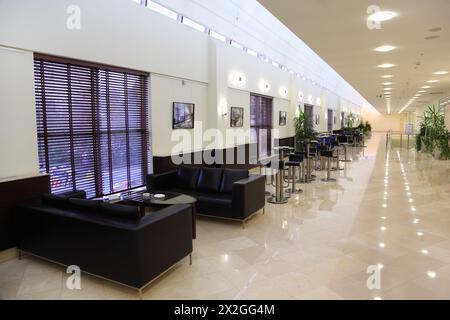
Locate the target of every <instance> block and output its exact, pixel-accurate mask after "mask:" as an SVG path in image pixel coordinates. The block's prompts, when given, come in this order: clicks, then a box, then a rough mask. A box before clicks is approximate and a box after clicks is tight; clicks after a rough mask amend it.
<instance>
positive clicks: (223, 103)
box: [219, 99, 228, 118]
mask: <svg viewBox="0 0 450 320" xmlns="http://www.w3.org/2000/svg"><path fill="white" fill-rule="evenodd" d="M219 110H220V114H221V115H222V118H225V117H226V116H228V105H227V101H226V100H225V99H223V100H221V101H220V104H219Z"/></svg>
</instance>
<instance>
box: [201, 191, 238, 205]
mask: <svg viewBox="0 0 450 320" xmlns="http://www.w3.org/2000/svg"><path fill="white" fill-rule="evenodd" d="M197 200H198V205H200V206H206V207H210V208H211V207H216V208H228V209H231V207H232V204H233V200H232V198H231V196H230V195H228V194H220V193H217V194H198V195H197Z"/></svg>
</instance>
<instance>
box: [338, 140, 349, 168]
mask: <svg viewBox="0 0 450 320" xmlns="http://www.w3.org/2000/svg"><path fill="white" fill-rule="evenodd" d="M338 143H339V145H340V146H343V147H344V159H342V160H340V161H341V162H352V160H350V159H348V146H349V142H348V136H346V135H342V136H339V137H338Z"/></svg>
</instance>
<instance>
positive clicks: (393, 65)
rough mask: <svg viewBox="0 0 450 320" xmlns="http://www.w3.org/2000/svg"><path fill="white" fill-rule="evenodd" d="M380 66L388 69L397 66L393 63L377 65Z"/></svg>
mask: <svg viewBox="0 0 450 320" xmlns="http://www.w3.org/2000/svg"><path fill="white" fill-rule="evenodd" d="M377 67H378V68H383V69H388V68H392V67H395V64H393V63H383V64H380V65H378V66H377Z"/></svg>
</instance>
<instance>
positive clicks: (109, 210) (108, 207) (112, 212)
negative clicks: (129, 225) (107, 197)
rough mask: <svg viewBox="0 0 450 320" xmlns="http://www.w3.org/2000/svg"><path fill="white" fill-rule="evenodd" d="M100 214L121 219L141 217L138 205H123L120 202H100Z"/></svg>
mask: <svg viewBox="0 0 450 320" xmlns="http://www.w3.org/2000/svg"><path fill="white" fill-rule="evenodd" d="M100 207H101V212H102V214H105V215H108V216H113V217H117V218H123V219H133V220H137V219H140V218H141V217H142V214H141V211H140V209H139V207H135V206H125V205H120V204H111V203H107V202H102V203H100Z"/></svg>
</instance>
